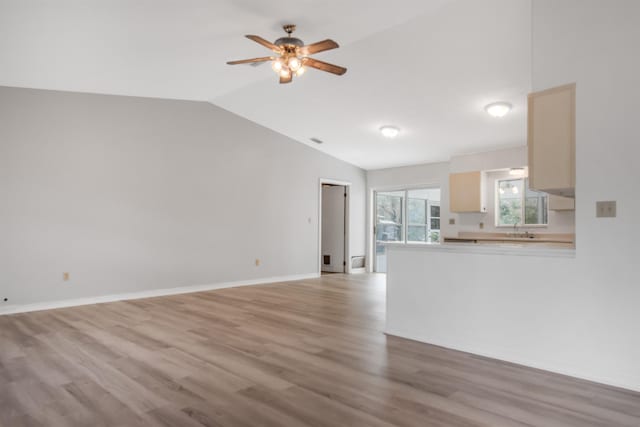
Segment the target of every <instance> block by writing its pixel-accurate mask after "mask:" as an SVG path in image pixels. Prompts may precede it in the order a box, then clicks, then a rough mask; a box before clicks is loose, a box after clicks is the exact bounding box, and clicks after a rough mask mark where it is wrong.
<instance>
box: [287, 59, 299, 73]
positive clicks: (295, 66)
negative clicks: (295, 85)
mask: <svg viewBox="0 0 640 427" xmlns="http://www.w3.org/2000/svg"><path fill="white" fill-rule="evenodd" d="M287 65H288V66H289V69H291V71H293V72H294V73H295V72H296V71H298V70H299V69H300V67H301V66H302V61H300V59H298V57H296V56H293V57H291V58H289V62H288V63H287Z"/></svg>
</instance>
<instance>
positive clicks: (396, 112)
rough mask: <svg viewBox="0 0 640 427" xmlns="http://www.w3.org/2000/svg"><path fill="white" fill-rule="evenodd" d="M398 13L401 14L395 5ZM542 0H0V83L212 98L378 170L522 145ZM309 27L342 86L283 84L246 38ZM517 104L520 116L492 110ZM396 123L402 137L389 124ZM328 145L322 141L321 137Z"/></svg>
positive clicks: (314, 77)
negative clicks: (331, 44)
mask: <svg viewBox="0 0 640 427" xmlns="http://www.w3.org/2000/svg"><path fill="white" fill-rule="evenodd" d="M391 5H392V6H391ZM530 8H531V3H530V0H396V1H394V2H389V1H388V0H350V1H345V0H269V1H266V0H137V1H131V0H58V1H50V0H0V85H5V86H19V87H34V88H43V89H57V90H70V91H80V92H94V93H108V94H118V95H135V96H149V97H159V98H173V99H190V100H206V101H210V102H212V103H213V104H216V105H219V106H221V107H223V108H225V109H227V110H229V111H232V112H234V113H236V114H239V115H241V116H243V117H246V118H248V119H250V120H252V121H255V122H257V123H259V124H261V125H264V126H266V127H268V128H271V129H273V130H276V131H278V132H280V133H283V134H285V135H287V136H290V137H292V138H294V139H296V140H298V141H300V142H302V143H304V144H307V145H310V146H313V147H314V148H317V149H319V150H321V151H323V152H326V153H328V154H330V155H332V156H335V157H337V158H340V159H343V160H345V161H348V162H350V163H353V164H355V165H358V166H360V167H363V168H365V169H376V168H383V167H392V166H400V165H407V164H417V163H425V162H434V161H443V160H448V159H449V158H450V157H451V156H452V155H458V154H466V153H472V152H479V151H485V150H489V149H496V148H500V147H506V146H514V145H522V144H524V141H525V131H526V114H525V107H526V105H525V104H526V94H527V92H528V91H529V90H530V86H531V81H530V80H531V77H530V75H531V71H530V70H531V63H530V57H531V46H530V44H531V43H530V40H531V36H530V28H531V27H530ZM289 22H293V23H296V24H297V25H298V31H297V32H296V36H298V37H299V38H301V39H303V40H304V41H305V42H307V43H311V42H315V41H318V40H322V39H325V38H333V39H334V40H336V41H337V42H338V43H340V45H341V48H340V49H337V50H333V51H328V52H323V53H320V54H318V55H317V57H318V58H319V59H322V60H324V61H327V62H332V63H336V64H338V65H343V66H346V67H347V68H348V69H349V71H348V72H347V74H346V75H344V76H342V77H337V76H334V75H331V74H327V73H322V72H319V71H316V70H310V71H309V72H308V73H306V74H305V75H304V76H303V77H301V78H298V79H296V80H294V82H293V83H292V84H290V85H279V84H278V83H277V76H276V75H275V74H274V73H273V72H272V71H271V70H270V69H269V67H268V65H264V66H260V67H250V66H234V67H231V66H228V65H226V64H225V62H226V61H228V60H232V59H244V58H251V57H256V56H267V55H268V54H269V51H268V50H266V49H264V48H263V47H261V46H260V45H258V44H255V43H253V42H251V41H249V40H247V39H245V38H244V37H243V35H244V34H258V35H261V36H262V37H264V38H267V39H270V40H274V39H276V38H278V37H280V36H282V35H283V33H282V31H281V30H280V25H281V24H283V23H289ZM493 101H508V102H511V103H512V104H513V105H514V110H513V111H512V113H511V114H509V115H507V116H506V117H504V118H502V119H494V118H491V117H489V116H488V115H487V114H486V113H485V112H484V111H483V107H484V105H486V104H488V103H490V102H493ZM383 124H394V125H396V126H399V127H400V128H401V133H400V135H399V136H398V138H396V139H394V140H388V139H385V138H383V137H382V136H381V135H380V134H379V132H378V128H379V127H380V126H381V125H383ZM310 137H317V138H320V139H322V140H324V141H325V143H324V144H322V145H317V144H315V143H313V142H310V141H309V138H310Z"/></svg>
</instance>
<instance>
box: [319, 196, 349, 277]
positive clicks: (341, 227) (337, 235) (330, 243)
mask: <svg viewBox="0 0 640 427" xmlns="http://www.w3.org/2000/svg"><path fill="white" fill-rule="evenodd" d="M345 208H346V188H345V187H344V186H342V185H329V184H326V185H323V186H322V259H321V260H320V265H321V270H322V271H324V272H330V273H344V272H345V267H346V259H345V255H346V254H345V252H346V251H345V232H346V227H345Z"/></svg>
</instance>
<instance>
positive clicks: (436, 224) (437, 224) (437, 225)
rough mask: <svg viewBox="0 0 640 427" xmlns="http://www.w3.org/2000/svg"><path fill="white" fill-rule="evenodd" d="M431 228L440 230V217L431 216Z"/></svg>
mask: <svg viewBox="0 0 640 427" xmlns="http://www.w3.org/2000/svg"><path fill="white" fill-rule="evenodd" d="M431 229H432V230H440V218H431Z"/></svg>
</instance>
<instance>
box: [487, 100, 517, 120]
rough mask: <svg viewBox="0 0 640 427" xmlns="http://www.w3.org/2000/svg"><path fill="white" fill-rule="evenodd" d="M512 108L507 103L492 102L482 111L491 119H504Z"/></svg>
mask: <svg viewBox="0 0 640 427" xmlns="http://www.w3.org/2000/svg"><path fill="white" fill-rule="evenodd" d="M512 108H513V106H512V105H511V104H509V103H508V102H502V101H501V102H493V103H491V104H488V105H486V106H485V107H484V111H486V112H487V113H488V114H489V115H490V116H491V117H498V118H499V117H504V116H505V115H506V114H507V113H508V112H509V111H511V109H512Z"/></svg>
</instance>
